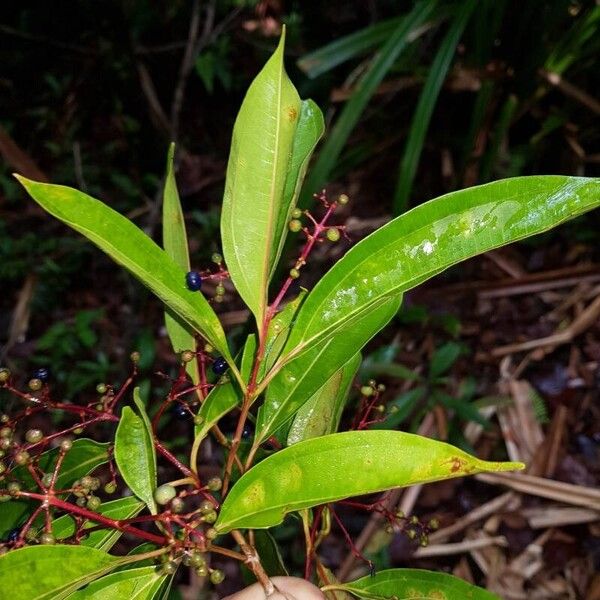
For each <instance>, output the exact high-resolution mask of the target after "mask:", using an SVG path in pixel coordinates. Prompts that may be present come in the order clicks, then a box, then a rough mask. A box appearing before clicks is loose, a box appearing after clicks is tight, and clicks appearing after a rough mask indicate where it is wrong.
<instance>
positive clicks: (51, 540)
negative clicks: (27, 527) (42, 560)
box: [40, 532, 56, 546]
mask: <svg viewBox="0 0 600 600" xmlns="http://www.w3.org/2000/svg"><path fill="white" fill-rule="evenodd" d="M40 544H44V545H45V546H50V545H52V544H56V538H55V537H54V536H53V535H52V534H51V533H48V532H44V533H42V535H40Z"/></svg>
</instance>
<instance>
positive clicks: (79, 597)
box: [69, 566, 167, 600]
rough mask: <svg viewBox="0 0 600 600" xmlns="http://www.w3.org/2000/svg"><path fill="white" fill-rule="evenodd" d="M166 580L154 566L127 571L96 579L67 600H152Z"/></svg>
mask: <svg viewBox="0 0 600 600" xmlns="http://www.w3.org/2000/svg"><path fill="white" fill-rule="evenodd" d="M166 579H167V578H166V576H165V575H159V574H158V573H157V571H156V567H154V566H152V567H141V568H139V569H128V570H126V571H119V572H118V573H111V574H110V575H105V576H104V577H101V578H100V579H97V580H96V581H94V582H92V583H90V584H89V585H88V586H87V587H86V588H85V589H83V590H80V591H78V592H75V593H74V594H71V595H70V596H69V600H108V599H110V600H152V599H153V598H155V597H156V596H157V594H158V592H159V590H160V588H161V587H162V585H163V584H164V582H165V581H166Z"/></svg>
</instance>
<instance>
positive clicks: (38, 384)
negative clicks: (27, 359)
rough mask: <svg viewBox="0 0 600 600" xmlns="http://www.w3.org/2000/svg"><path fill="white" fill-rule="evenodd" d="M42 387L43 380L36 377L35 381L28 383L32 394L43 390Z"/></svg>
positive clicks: (31, 380)
mask: <svg viewBox="0 0 600 600" xmlns="http://www.w3.org/2000/svg"><path fill="white" fill-rule="evenodd" d="M42 385H43V384H42V380H41V379H37V378H35V377H34V378H33V379H30V380H29V382H28V383H27V387H29V389H30V390H31V391H32V392H37V391H39V390H41V389H42Z"/></svg>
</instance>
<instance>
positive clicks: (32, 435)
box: [25, 429, 44, 444]
mask: <svg viewBox="0 0 600 600" xmlns="http://www.w3.org/2000/svg"><path fill="white" fill-rule="evenodd" d="M43 438H44V434H43V433H42V431H41V429H29V430H28V431H27V433H25V439H26V440H27V441H28V442H29V443H30V444H37V443H38V442H40V441H42V439H43Z"/></svg>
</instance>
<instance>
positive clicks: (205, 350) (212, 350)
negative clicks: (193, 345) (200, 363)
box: [204, 344, 215, 354]
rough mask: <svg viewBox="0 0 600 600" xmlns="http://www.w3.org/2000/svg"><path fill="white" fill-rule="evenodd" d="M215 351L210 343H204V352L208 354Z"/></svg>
mask: <svg viewBox="0 0 600 600" xmlns="http://www.w3.org/2000/svg"><path fill="white" fill-rule="evenodd" d="M214 351H215V349H214V348H213V347H212V346H211V345H210V344H204V352H206V354H212V353H213V352H214Z"/></svg>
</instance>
